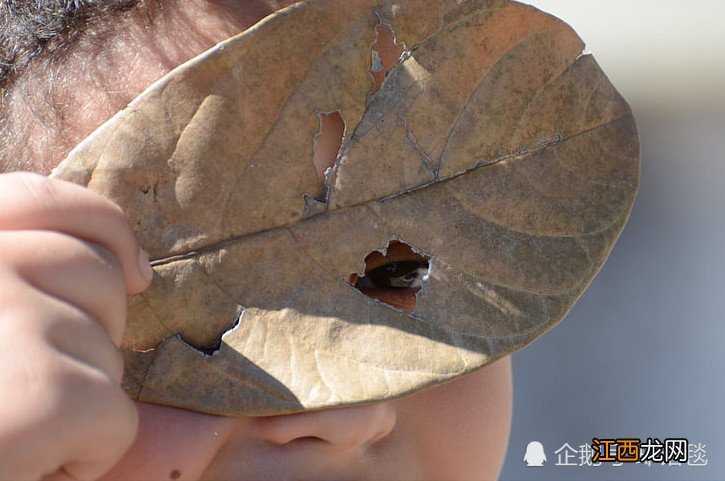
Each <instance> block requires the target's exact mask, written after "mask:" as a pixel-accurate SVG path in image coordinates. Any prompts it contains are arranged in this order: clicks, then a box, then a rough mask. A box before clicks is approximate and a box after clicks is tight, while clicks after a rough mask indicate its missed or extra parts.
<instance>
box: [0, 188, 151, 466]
mask: <svg viewBox="0 0 725 481" xmlns="http://www.w3.org/2000/svg"><path fill="white" fill-rule="evenodd" d="M150 279H151V270H150V267H149V266H148V259H147V258H146V259H144V254H143V253H142V252H141V251H140V250H139V246H138V243H137V241H136V239H135V237H134V234H133V232H132V231H131V228H130V226H129V224H128V221H127V220H126V218H125V216H124V214H123V213H122V211H121V209H120V208H119V207H117V206H116V205H115V204H113V203H111V202H109V201H107V200H105V199H103V198H101V197H100V196H98V195H96V194H94V193H92V192H90V191H89V190H86V189H84V188H82V187H79V186H76V185H74V184H70V183H67V182H63V181H58V180H51V179H46V178H45V177H42V176H38V175H34V174H0V479H2V480H5V479H13V480H20V479H40V478H43V476H48V475H49V479H95V478H97V477H99V476H100V475H102V474H103V473H104V472H106V471H107V470H109V469H110V468H111V467H113V465H114V464H115V463H116V462H117V461H118V460H119V459H120V458H121V456H122V455H123V454H124V453H125V452H126V450H127V449H128V447H129V446H130V445H131V443H132V441H133V439H134V437H135V435H136V427H137V423H138V419H137V412H136V408H135V406H134V404H133V402H132V401H131V400H130V399H129V398H128V397H127V396H126V395H125V394H124V392H123V391H122V390H121V389H120V388H119V386H118V385H119V382H120V380H121V375H122V371H123V363H122V360H121V355H120V353H119V351H118V349H117V346H118V344H119V343H120V341H121V338H122V335H123V329H124V325H125V322H126V319H125V318H126V295H127V294H133V293H138V292H141V291H143V290H144V289H146V287H147V286H148V284H149V282H150Z"/></svg>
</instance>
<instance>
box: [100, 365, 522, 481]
mask: <svg viewBox="0 0 725 481" xmlns="http://www.w3.org/2000/svg"><path fill="white" fill-rule="evenodd" d="M138 407H139V413H140V425H139V432H138V437H137V439H136V442H135V444H134V445H133V446H132V447H131V450H130V451H129V452H128V453H127V455H126V456H125V457H124V458H123V460H122V461H121V462H120V463H119V464H118V465H117V466H116V468H114V469H113V470H112V471H111V473H109V474H108V475H107V476H106V477H104V478H103V479H104V480H110V479H118V480H128V479H177V478H178V479H213V480H225V479H239V480H261V479H269V480H282V479H315V480H322V479H336V480H346V479H347V480H353V479H354V480H361V479H395V480H410V479H415V480H425V479H439V480H443V479H445V480H474V479H478V480H489V481H490V480H495V479H496V478H497V476H498V473H499V471H500V469H501V465H502V464H503V460H504V455H505V452H506V447H507V444H508V435H509V427H510V421H511V363H510V360H509V358H504V359H502V360H500V361H498V362H496V363H494V364H492V365H490V366H487V367H486V368H484V369H483V370H481V371H479V372H477V373H476V374H473V375H471V376H468V377H464V378H462V379H459V380H457V381H453V382H451V383H448V384H444V385H442V386H439V387H436V388H433V389H430V390H428V391H424V392H422V393H419V394H416V395H413V396H409V397H406V398H403V399H399V400H395V401H390V402H384V403H377V404H372V405H367V406H360V407H353V408H345V409H330V410H324V411H317V412H310V413H303V414H293V415H286V416H275V417H265V418H225V417H218V416H207V415H204V414H197V413H194V412H190V411H184V410H180V409H174V408H169V407H164V406H155V405H151V404H141V403H139V404H138Z"/></svg>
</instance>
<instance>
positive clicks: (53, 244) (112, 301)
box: [0, 230, 126, 345]
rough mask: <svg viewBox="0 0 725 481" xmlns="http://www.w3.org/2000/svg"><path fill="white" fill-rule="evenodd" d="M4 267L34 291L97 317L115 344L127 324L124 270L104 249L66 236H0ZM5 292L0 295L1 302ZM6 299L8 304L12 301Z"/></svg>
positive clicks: (15, 233) (20, 233)
mask: <svg viewBox="0 0 725 481" xmlns="http://www.w3.org/2000/svg"><path fill="white" fill-rule="evenodd" d="M0 252H2V253H3V257H5V261H4V267H5V268H6V269H11V270H12V272H14V273H15V274H16V275H17V276H19V277H20V278H22V279H23V280H24V281H25V282H27V283H28V284H29V285H30V286H32V287H34V288H35V289H37V290H39V291H42V292H43V293H45V294H48V295H50V296H52V297H55V298H57V299H59V300H61V301H63V302H66V303H69V304H71V305H73V306H75V307H76V308H77V309H80V310H81V311H83V312H85V313H86V314H88V315H89V316H90V317H92V318H94V319H95V320H96V321H97V322H98V323H99V324H100V325H101V327H103V329H105V331H106V332H107V333H108V335H109V336H110V338H111V339H112V340H113V342H114V343H115V344H116V345H119V344H120V342H121V339H122V337H123V331H124V328H125V324H126V286H125V283H124V277H123V271H122V270H121V267H120V266H119V264H118V262H117V261H116V259H115V258H114V257H113V256H112V255H111V254H110V253H109V252H108V251H105V249H103V248H101V247H98V246H95V245H93V244H90V243H89V242H86V241H83V240H80V239H78V238H75V237H71V236H69V235H67V234H62V233H59V232H48V231H39V230H38V231H10V232H3V231H0ZM5 296H6V293H0V299H2V298H3V297H5ZM13 301H14V300H13V299H5V305H7V304H8V303H9V302H13Z"/></svg>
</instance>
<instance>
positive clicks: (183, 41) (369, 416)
mask: <svg viewBox="0 0 725 481" xmlns="http://www.w3.org/2000/svg"><path fill="white" fill-rule="evenodd" d="M271 11H272V9H271V8H270V7H269V6H268V5H267V4H266V3H264V2H261V1H249V2H232V1H228V2H219V1H217V2H207V1H202V0H190V1H186V2H179V3H178V4H177V3H169V5H168V7H167V8H166V9H165V12H164V14H163V15H162V16H161V17H160V18H159V19H158V20H157V22H156V24H155V26H154V28H153V29H152V30H149V29H145V28H142V27H141V26H140V25H137V27H136V30H134V27H133V26H130V27H129V28H126V29H124V32H123V33H122V34H120V35H119V38H118V41H117V42H114V44H113V45H114V46H115V47H109V50H108V52H107V55H106V61H105V63H104V64H103V66H102V67H103V68H102V69H97V70H96V71H94V72H91V73H89V72H88V69H84V68H81V67H82V66H83V63H84V62H86V61H87V59H86V58H85V57H84V56H83V55H75V56H73V57H72V58H71V59H70V60H69V61H68V62H67V64H66V65H65V66H64V70H63V71H62V72H60V78H62V79H65V80H66V81H67V82H68V85H70V83H73V85H75V87H74V90H73V91H71V90H68V91H67V92H66V93H65V95H66V98H67V101H68V105H73V106H74V107H73V108H72V109H71V108H69V109H68V111H67V112H65V116H64V124H63V125H62V126H61V128H60V129H59V130H58V131H57V132H47V131H43V130H42V129H40V127H39V125H40V123H37V124H33V122H32V118H30V117H28V119H29V121H28V122H27V123H26V125H28V126H29V132H30V133H31V135H32V134H33V133H34V132H37V135H33V136H32V139H33V140H32V141H29V142H31V143H32V147H33V150H34V151H35V152H36V153H39V154H42V153H47V155H45V156H43V155H40V156H39V157H38V158H39V159H40V160H39V161H37V162H35V163H34V164H33V165H32V166H29V168H32V169H33V170H35V171H38V172H43V173H47V171H48V168H49V167H50V166H52V165H55V164H56V163H57V162H58V161H59V160H61V159H62V157H63V156H64V155H65V152H66V151H67V150H68V148H70V147H72V145H74V144H75V143H77V142H78V141H79V140H81V139H82V138H83V137H85V136H86V135H88V134H89V133H90V132H91V131H92V130H93V129H94V128H95V127H96V126H98V125H99V124H100V123H102V122H103V121H104V120H105V119H106V118H108V117H109V116H110V115H112V114H113V113H115V112H116V111H117V110H119V109H120V108H123V106H124V105H125V104H126V103H127V102H128V101H129V100H131V99H132V98H134V97H135V96H136V95H138V94H139V93H140V92H141V91H142V90H143V89H144V88H145V87H146V86H147V85H149V84H150V83H151V82H153V81H154V80H155V79H156V78H158V77H159V76H161V75H163V74H164V73H166V72H168V71H169V70H170V69H172V68H173V67H175V66H176V65H178V64H179V63H181V62H183V61H185V60H187V59H189V58H191V57H193V56H194V55H196V54H198V53H200V52H201V51H203V50H205V49H207V48H209V47H211V46H212V45H213V44H214V43H216V42H218V41H221V40H223V39H225V38H227V37H229V36H232V35H234V34H236V33H238V32H239V31H241V30H243V29H244V28H246V27H248V26H249V25H251V24H253V23H254V22H256V21H258V20H259V19H260V18H262V17H263V16H264V15H267V14H268V13H270V12H271ZM99 72H100V73H99ZM97 75H102V76H103V78H102V79H100V80H101V82H99V81H98V80H99V79H98V78H96V77H94V76H97ZM109 82H110V83H112V84H113V85H115V86H116V89H115V90H114V92H112V93H109V92H108V91H101V90H99V85H104V84H106V85H107V84H108V83H109ZM79 85H80V86H81V87H79ZM73 92H82V93H83V95H79V94H74V93H73ZM18 112H22V109H21V110H19V111H18ZM26 115H30V114H29V113H27V112H26ZM34 125H35V127H37V130H36V129H35V128H34ZM335 129H336V127H335V126H334V125H332V126H331V128H330V129H329V130H330V131H331V132H334V131H335ZM337 130H339V126H337ZM61 139H62V140H61ZM328 144H329V145H332V146H333V147H330V149H331V150H332V151H331V152H327V153H326V154H325V155H324V156H323V157H325V156H327V157H328V158H329V156H332V157H333V158H334V155H335V151H334V149H335V148H336V147H334V146H335V145H336V144H335V142H333V141H330V142H328V141H326V140H325V139H320V143H319V144H318V145H328ZM316 163H317V162H316ZM318 164H319V166H320V171H322V170H324V165H326V164H327V163H326V162H325V161H324V160H322V161H320V162H319V163H318ZM0 251H1V252H3V255H2V256H1V257H0V282H1V283H2V284H1V285H2V286H3V289H2V290H0V365H1V366H3V369H2V370H0V385H3V386H12V389H4V390H0V411H2V412H3V416H2V419H0V479H34V480H37V479H89V480H90V479H99V478H102V479H106V480H111V479H116V480H121V479H149V480H150V479H188V480H192V479H216V480H221V479H247V480H255V479H397V480H402V479H446V480H455V479H461V480H473V479H480V480H493V479H496V478H497V476H498V473H499V472H500V469H501V465H502V463H503V458H504V455H505V450H506V446H507V444H508V433H509V428H510V421H511V396H512V392H511V366H510V362H509V359H508V358H506V359H503V360H501V361H498V362H496V363H494V364H492V365H490V366H488V367H486V368H484V369H483V370H481V371H479V372H478V373H476V374H473V375H470V376H468V377H465V378H463V379H460V380H457V381H454V382H451V383H448V384H445V385H442V386H439V387H436V388H433V389H429V390H427V391H424V392H421V393H418V394H416V395H413V396H409V397H406V398H403V399H398V400H394V401H390V402H385V403H377V404H372V405H367V406H357V407H349V408H342V409H330V410H324V411H318V412H310V413H303V414H295V415H287V416H276V417H265V418H225V417H217V416H209V415H204V414H199V413H194V412H191V411H185V410H180V409H174V408H170V407H165V406H156V405H150V404H143V403H136V402H132V401H130V400H129V399H128V398H127V397H126V395H125V394H124V393H123V391H122V390H121V389H120V388H119V387H118V383H119V380H120V376H121V370H122V362H121V359H120V356H119V354H118V350H117V347H116V346H117V345H118V343H119V342H120V339H121V335H122V332H123V328H124V324H125V300H126V295H127V294H132V293H137V292H140V291H142V290H144V289H145V288H146V287H147V285H148V282H149V271H148V269H149V267H148V263H147V262H146V261H145V259H143V253H142V252H141V251H140V250H139V246H138V244H137V242H136V240H135V239H134V236H133V233H132V231H131V229H130V227H129V226H128V223H127V222H126V220H125V217H124V216H123V214H122V212H120V209H118V208H117V207H115V206H114V205H113V204H111V203H110V202H108V201H106V200H104V199H102V198H100V197H98V196H97V195H95V194H93V193H91V192H89V191H87V190H84V189H82V188H80V187H77V186H74V185H71V184H68V183H65V182H60V181H50V180H48V179H46V178H44V177H41V176H34V175H30V174H5V175H0ZM386 302H389V303H391V304H396V302H397V303H398V304H397V305H400V306H401V307H405V306H406V305H407V303H408V302H409V299H407V298H401V299H399V300H398V301H396V300H395V299H393V300H390V299H386ZM39 453H42V455H39Z"/></svg>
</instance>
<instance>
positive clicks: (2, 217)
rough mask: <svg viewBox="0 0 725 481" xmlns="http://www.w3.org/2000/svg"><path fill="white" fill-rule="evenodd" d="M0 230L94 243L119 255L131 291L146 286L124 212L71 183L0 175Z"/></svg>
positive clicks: (145, 268)
mask: <svg viewBox="0 0 725 481" xmlns="http://www.w3.org/2000/svg"><path fill="white" fill-rule="evenodd" d="M0 230H50V231H57V232H63V233H65V234H68V235H71V236H74V237H78V238H81V239H84V240H87V241H89V242H92V243H94V244H98V245H100V246H102V247H104V248H106V249H108V250H109V251H110V252H111V253H112V254H113V255H114V256H115V257H116V259H118V262H119V263H120V264H121V266H122V268H123V272H124V278H125V281H126V288H127V291H128V293H131V294H135V293H138V292H141V291H143V290H144V289H146V287H148V284H149V282H150V280H151V269H150V267H149V265H148V262H147V261H146V260H145V259H144V258H143V257H144V255H143V252H142V251H141V250H140V247H139V245H138V242H137V240H136V237H135V236H134V234H133V231H132V230H131V227H130V225H129V223H128V220H127V219H126V216H125V215H124V214H123V211H122V210H121V209H120V208H119V207H118V206H117V205H116V204H114V203H113V202H111V201H109V200H106V199H104V198H102V197H101V196H99V195H97V194H95V193H93V192H91V191H90V190H88V189H85V188H83V187H80V186H77V185H75V184H72V183H70V182H65V181H61V180H56V179H48V178H46V177H43V176H40V175H36V174H29V173H12V174H0Z"/></svg>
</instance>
